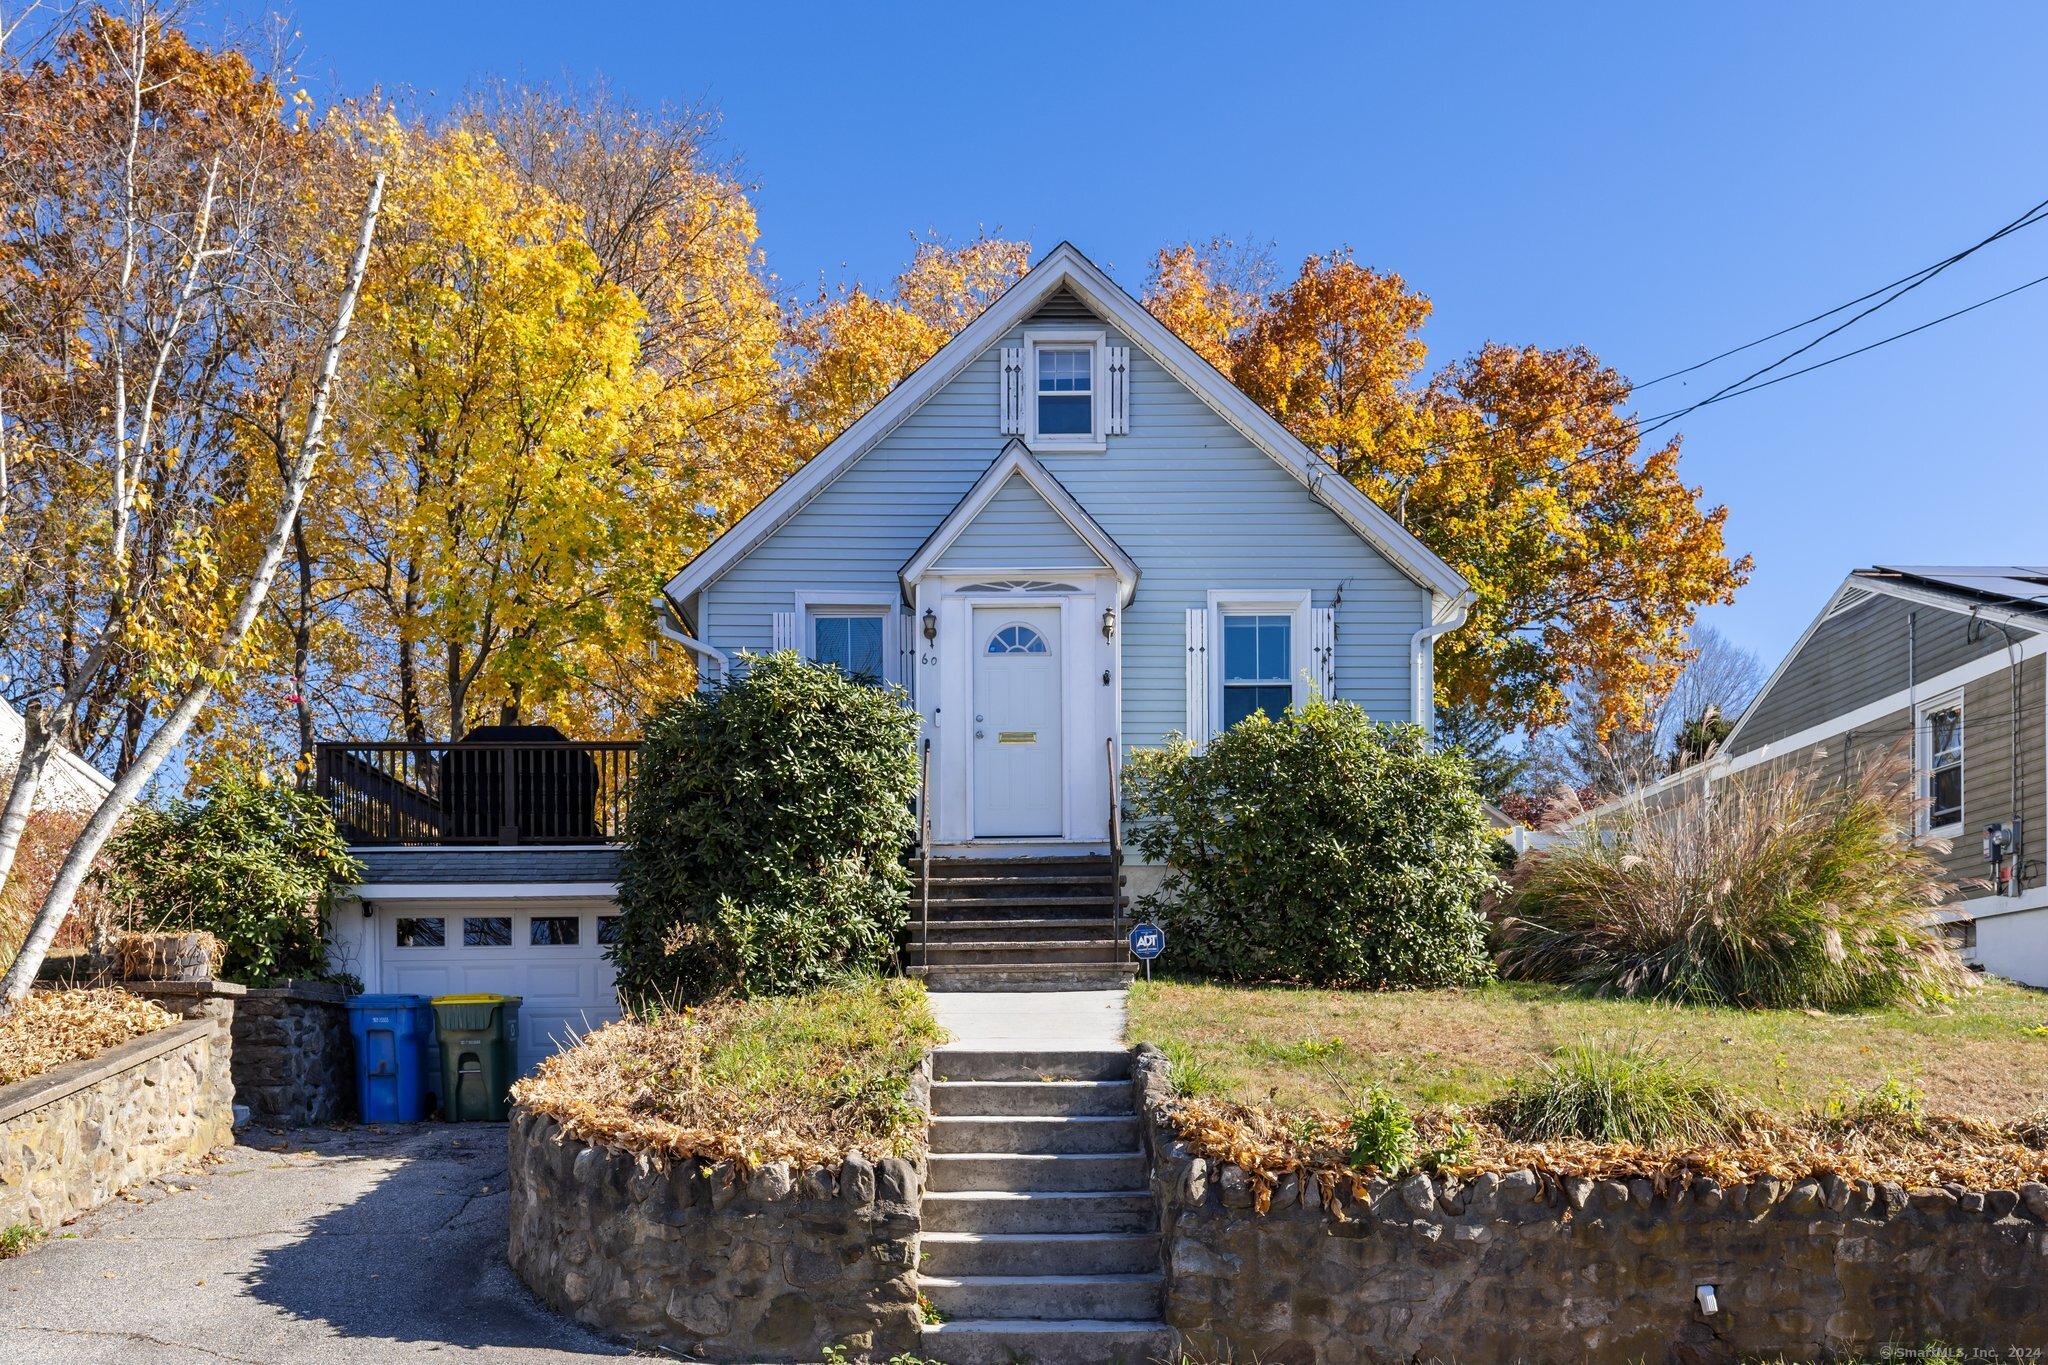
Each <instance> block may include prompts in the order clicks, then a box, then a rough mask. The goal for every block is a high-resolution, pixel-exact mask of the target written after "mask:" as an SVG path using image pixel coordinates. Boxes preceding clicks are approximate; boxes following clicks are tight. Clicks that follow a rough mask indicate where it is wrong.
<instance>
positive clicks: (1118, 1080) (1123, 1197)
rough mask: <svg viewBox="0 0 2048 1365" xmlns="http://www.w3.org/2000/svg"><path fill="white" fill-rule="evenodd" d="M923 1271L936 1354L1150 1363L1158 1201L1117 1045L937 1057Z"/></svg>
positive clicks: (999, 1361)
mask: <svg viewBox="0 0 2048 1365" xmlns="http://www.w3.org/2000/svg"><path fill="white" fill-rule="evenodd" d="M933 1074H934V1077H935V1079H934V1082H933V1085H932V1133H931V1157H930V1176H929V1181H928V1185H927V1190H926V1194H925V1197H924V1237H923V1242H922V1248H923V1249H922V1254H921V1258H920V1260H919V1264H918V1285H919V1289H920V1291H921V1292H922V1293H923V1294H924V1296H925V1298H926V1299H927V1300H928V1301H929V1302H930V1303H931V1305H932V1307H934V1308H936V1309H937V1310H938V1311H939V1313H940V1314H941V1315H942V1317H943V1321H941V1322H939V1323H937V1324H935V1325H933V1326H929V1327H927V1328H925V1330H924V1343H923V1346H922V1354H924V1355H926V1356H928V1357H930V1358H931V1359H933V1360H937V1361H943V1362H945V1363H946V1365H1017V1363H1018V1362H1027V1361H1028V1362H1034V1365H1107V1362H1124V1365H1147V1363H1148V1362H1154V1361H1165V1360H1170V1359H1171V1358H1172V1351H1173V1335H1172V1333H1171V1332H1169V1331H1168V1330H1167V1328H1166V1327H1165V1326H1164V1324H1162V1323H1161V1322H1160V1319H1159V1310H1160V1303H1159V1296H1160V1290H1161V1276H1160V1267H1159V1227H1158V1220H1159V1214H1158V1209H1157V1207H1156V1206H1155V1205H1154V1203H1153V1200H1152V1194H1151V1189H1150V1185H1149V1177H1148V1173H1147V1170H1146V1166H1145V1157H1144V1154H1143V1151H1142V1149H1141V1146H1140V1143H1139V1135H1138V1118H1137V1114H1136V1110H1135V1106H1134V1103H1133V1095H1132V1087H1131V1070H1130V1055H1129V1054H1128V1053H1126V1052H1123V1051H1120V1050H1118V1051H1091V1052H996V1051H982V1050H969V1049H961V1048H942V1049H940V1050H939V1051H938V1052H937V1053H936V1054H935V1056H934V1071H933Z"/></svg>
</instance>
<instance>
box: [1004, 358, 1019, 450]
mask: <svg viewBox="0 0 2048 1365" xmlns="http://www.w3.org/2000/svg"><path fill="white" fill-rule="evenodd" d="M1002 387H1003V435H1005V436H1022V435H1023V434H1024V348H1023V347H1022V346H1005V347H1003V385H1002Z"/></svg>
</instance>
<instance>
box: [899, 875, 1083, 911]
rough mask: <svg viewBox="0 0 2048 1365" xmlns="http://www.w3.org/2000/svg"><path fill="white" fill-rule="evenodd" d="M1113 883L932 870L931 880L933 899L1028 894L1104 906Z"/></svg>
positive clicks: (914, 894) (913, 893)
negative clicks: (1090, 900) (948, 873)
mask: <svg viewBox="0 0 2048 1365" xmlns="http://www.w3.org/2000/svg"><path fill="white" fill-rule="evenodd" d="M1116 886H1117V882H1116V880H1115V879H1114V878H1112V877H1017V876H1010V875H1007V874H1002V875H997V876H986V877H985V876H979V875H970V876H958V877H940V876H938V875H937V874H936V873H934V874H933V876H932V880H931V892H932V899H933V900H934V901H937V900H939V899H941V898H943V897H948V896H955V897H963V898H974V897H982V898H987V899H999V898H1006V897H1012V896H1032V897H1038V898H1041V899H1047V900H1070V899H1072V898H1073V897H1075V896H1096V897H1100V898H1101V900H1102V902H1103V903H1104V904H1105V905H1106V904H1108V903H1109V897H1110V892H1111V891H1113V890H1115V889H1116ZM911 895H912V898H913V899H915V898H916V897H917V895H918V892H917V890H916V888H915V886H914V885H913V887H912V891H911Z"/></svg>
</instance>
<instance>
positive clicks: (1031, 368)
mask: <svg viewBox="0 0 2048 1365" xmlns="http://www.w3.org/2000/svg"><path fill="white" fill-rule="evenodd" d="M1108 343H1109V333H1107V332H1105V331H1104V330H1102V329H1101V328H1099V327H1061V326H1045V327H1027V328H1025V329H1024V443H1025V444H1026V445H1028V446H1030V447H1031V449H1032V450H1033V451H1034V452H1036V453H1040V454H1044V453H1048V452H1050V453H1054V454H1059V453H1063V452H1064V453H1072V454H1100V453H1101V452H1103V451H1105V450H1108V449H1109V441H1108V437H1107V434H1106V433H1107V430H1108V422H1109V397H1108V385H1107V384H1106V383H1105V382H1104V380H1105V379H1106V378H1107V365H1106V362H1107V356H1106V355H1105V349H1106V347H1107V346H1108ZM1041 346H1057V347H1079V346H1086V347H1088V348H1089V357H1088V397H1089V411H1090V413H1091V414H1092V416H1091V420H1090V423H1089V426H1090V431H1089V433H1088V435H1086V436H1044V435H1041V434H1040V433H1039V430H1038V348H1039V347H1041Z"/></svg>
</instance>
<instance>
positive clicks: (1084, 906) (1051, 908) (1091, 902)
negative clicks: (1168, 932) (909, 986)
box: [910, 893, 1131, 925]
mask: <svg viewBox="0 0 2048 1365" xmlns="http://www.w3.org/2000/svg"><path fill="white" fill-rule="evenodd" d="M1130 907H1131V903H1130V901H1129V899H1128V898H1126V899H1125V900H1124V901H1123V911H1124V918H1125V919H1129V918H1130V917H1131V908H1130ZM931 913H932V923H934V924H938V923H940V922H942V921H944V920H947V919H975V918H986V919H996V920H1002V919H1055V920H1068V919H1089V918H1093V919H1095V920H1097V921H1100V922H1102V923H1105V924H1106V923H1108V922H1109V896H1108V895H1107V894H1106V893H1105V894H1104V895H1100V896H1040V895H1030V896H940V895H933V897H932V901H931ZM923 917H924V901H923V899H922V898H921V897H919V896H917V895H916V894H915V893H913V894H912V895H911V898H910V922H911V923H912V924H913V925H915V924H917V923H919V922H920V921H921V920H922V919H923Z"/></svg>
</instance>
